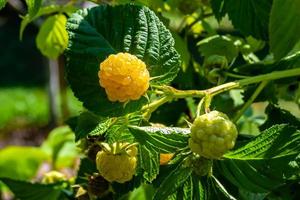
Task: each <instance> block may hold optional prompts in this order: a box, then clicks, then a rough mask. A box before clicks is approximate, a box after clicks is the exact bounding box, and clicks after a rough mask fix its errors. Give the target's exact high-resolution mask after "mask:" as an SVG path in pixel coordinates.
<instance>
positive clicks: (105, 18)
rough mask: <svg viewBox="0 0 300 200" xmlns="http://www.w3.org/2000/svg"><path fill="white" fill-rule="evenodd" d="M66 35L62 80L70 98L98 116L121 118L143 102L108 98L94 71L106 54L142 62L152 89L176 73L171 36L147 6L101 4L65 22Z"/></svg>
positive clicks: (174, 53)
mask: <svg viewBox="0 0 300 200" xmlns="http://www.w3.org/2000/svg"><path fill="white" fill-rule="evenodd" d="M124 19H126V20H124ZM67 30H68V32H69V37H70V42H69V46H68V49H67V57H68V64H67V78H68V80H69V83H70V84H71V88H72V90H73V91H74V93H75V96H76V97H78V98H79V100H81V101H82V102H83V105H84V106H85V107H86V108H88V109H90V110H92V111H94V112H96V113H97V114H99V115H103V116H104V115H106V116H107V115H109V116H121V115H124V114H126V113H130V112H134V111H136V110H138V109H140V108H141V106H142V105H143V104H145V103H146V102H147V101H146V98H144V97H142V98H141V99H139V100H136V101H130V102H128V103H126V104H123V103H119V102H114V103H113V102H110V101H109V100H108V99H107V97H106V93H105V91H104V89H103V88H102V87H100V85H99V78H98V71H99V64H100V63H101V62H102V61H103V60H104V59H105V58H106V57H107V56H108V55H110V54H114V53H118V52H129V53H131V54H134V55H136V56H137V57H138V58H140V59H142V60H143V61H144V62H145V63H146V65H147V66H148V67H147V68H148V70H149V72H150V75H151V77H155V78H154V79H153V80H152V81H153V82H155V83H157V84H162V83H169V82H170V81H172V80H173V79H174V78H175V76H176V74H177V72H178V70H179V68H180V60H179V55H178V54H177V52H176V51H175V48H174V40H173V38H172V35H171V33H170V32H169V31H168V30H167V29H166V28H165V26H164V25H163V24H162V22H160V21H159V19H158V18H157V17H156V15H155V14H154V12H152V11H150V10H149V9H148V8H146V7H141V6H134V5H122V6H114V7H111V6H104V5H103V6H98V7H95V8H92V9H85V10H80V11H79V12H77V13H76V14H74V15H72V17H71V18H70V19H69V20H68V23H67Z"/></svg>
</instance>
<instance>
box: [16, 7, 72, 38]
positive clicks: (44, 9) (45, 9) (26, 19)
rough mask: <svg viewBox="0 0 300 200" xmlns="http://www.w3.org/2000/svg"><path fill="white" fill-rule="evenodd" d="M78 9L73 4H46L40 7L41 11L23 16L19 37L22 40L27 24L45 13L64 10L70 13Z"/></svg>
mask: <svg viewBox="0 0 300 200" xmlns="http://www.w3.org/2000/svg"><path fill="white" fill-rule="evenodd" d="M76 10H77V9H76V8H75V7H73V6H72V5H66V6H59V5H50V6H45V7H42V8H40V9H39V11H38V12H37V13H36V15H34V16H30V15H29V14H27V15H25V16H22V21H21V26H20V34H19V38H20V40H22V37H23V33H24V30H25V28H26V27H27V25H28V24H29V23H30V22H32V21H34V20H36V19H37V18H39V17H41V16H44V15H50V14H53V13H56V12H63V13H66V14H70V13H73V12H75V11H76Z"/></svg>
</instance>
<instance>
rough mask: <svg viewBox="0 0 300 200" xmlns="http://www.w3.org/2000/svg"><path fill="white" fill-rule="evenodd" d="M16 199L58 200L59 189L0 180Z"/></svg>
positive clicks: (53, 186) (51, 186) (54, 186)
mask: <svg viewBox="0 0 300 200" xmlns="http://www.w3.org/2000/svg"><path fill="white" fill-rule="evenodd" d="M0 180H1V181H3V183H5V184H6V185H7V186H8V187H9V189H10V190H11V191H12V192H13V193H14V195H15V196H16V197H17V198H18V199H22V200H60V199H62V198H60V195H61V189H59V188H58V187H57V186H56V185H43V184H39V183H29V182H25V181H18V180H13V179H9V178H0Z"/></svg>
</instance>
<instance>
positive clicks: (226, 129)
mask: <svg viewBox="0 0 300 200" xmlns="http://www.w3.org/2000/svg"><path fill="white" fill-rule="evenodd" d="M237 135H238V132H237V129H236V127H235V125H234V124H233V123H232V122H231V121H230V120H229V118H228V117H227V116H226V115H225V114H224V113H221V112H218V111H212V112H209V113H207V114H204V115H201V116H199V117H197V118H196V119H195V121H194V123H193V125H192V127H191V138H190V139H189V147H190V148H191V150H192V152H194V153H196V154H199V155H200V156H203V157H205V158H209V159H218V158H220V157H222V155H223V154H224V153H226V152H227V151H228V150H229V149H232V148H233V147H234V144H235V140H236V138H237Z"/></svg>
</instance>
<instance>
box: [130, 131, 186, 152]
mask: <svg viewBox="0 0 300 200" xmlns="http://www.w3.org/2000/svg"><path fill="white" fill-rule="evenodd" d="M129 129H130V132H131V133H132V135H133V136H134V138H135V139H136V141H137V142H138V143H139V144H140V145H146V146H149V147H151V148H153V149H155V151H156V152H159V153H174V152H176V151H178V150H180V149H182V148H185V147H187V145H188V138H189V136H188V133H189V129H187V128H170V127H166V128H157V127H151V126H149V127H137V126H131V127H129Z"/></svg>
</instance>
